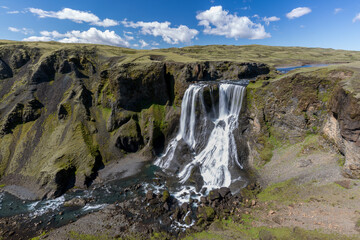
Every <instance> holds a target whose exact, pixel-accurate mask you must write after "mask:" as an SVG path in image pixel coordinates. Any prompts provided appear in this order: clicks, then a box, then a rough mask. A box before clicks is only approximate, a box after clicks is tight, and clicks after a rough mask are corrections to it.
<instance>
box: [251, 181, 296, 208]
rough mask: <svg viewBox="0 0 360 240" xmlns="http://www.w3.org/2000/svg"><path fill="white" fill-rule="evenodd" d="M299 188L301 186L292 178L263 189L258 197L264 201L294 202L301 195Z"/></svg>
mask: <svg viewBox="0 0 360 240" xmlns="http://www.w3.org/2000/svg"><path fill="white" fill-rule="evenodd" d="M299 188H300V186H298V185H296V184H294V180H293V179H290V180H287V181H284V182H279V183H275V184H272V185H270V186H268V187H267V188H265V189H263V190H262V191H261V192H260V193H259V195H258V196H257V197H258V199H259V200H260V201H262V202H267V201H279V202H285V203H293V202H296V201H297V200H299V198H300V196H298V191H299Z"/></svg>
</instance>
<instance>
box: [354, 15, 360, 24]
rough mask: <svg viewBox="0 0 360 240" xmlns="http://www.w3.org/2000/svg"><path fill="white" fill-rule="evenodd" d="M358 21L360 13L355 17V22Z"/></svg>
mask: <svg viewBox="0 0 360 240" xmlns="http://www.w3.org/2000/svg"><path fill="white" fill-rule="evenodd" d="M356 21H360V13H358V14H357V15H356V16H355V17H354V19H353V22H356Z"/></svg>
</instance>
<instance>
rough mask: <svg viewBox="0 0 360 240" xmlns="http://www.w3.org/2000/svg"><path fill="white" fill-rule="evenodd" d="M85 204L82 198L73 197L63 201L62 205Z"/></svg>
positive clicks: (76, 205) (79, 205) (82, 205)
mask: <svg viewBox="0 0 360 240" xmlns="http://www.w3.org/2000/svg"><path fill="white" fill-rule="evenodd" d="M85 205H86V200H85V199H82V198H73V199H71V200H69V201H66V202H65V203H64V207H84V206H85Z"/></svg>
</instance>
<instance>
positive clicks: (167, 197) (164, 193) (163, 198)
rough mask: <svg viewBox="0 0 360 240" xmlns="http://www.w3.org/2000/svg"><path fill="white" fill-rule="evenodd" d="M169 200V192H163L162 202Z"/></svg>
mask: <svg viewBox="0 0 360 240" xmlns="http://www.w3.org/2000/svg"><path fill="white" fill-rule="evenodd" d="M169 198H170V193H169V191H167V190H165V191H164V192H163V195H162V201H163V202H167V201H168V200H169Z"/></svg>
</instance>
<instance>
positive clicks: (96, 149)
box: [79, 123, 99, 157]
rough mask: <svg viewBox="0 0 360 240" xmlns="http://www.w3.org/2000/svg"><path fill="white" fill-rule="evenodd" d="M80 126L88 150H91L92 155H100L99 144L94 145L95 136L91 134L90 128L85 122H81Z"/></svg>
mask: <svg viewBox="0 0 360 240" xmlns="http://www.w3.org/2000/svg"><path fill="white" fill-rule="evenodd" d="M79 126H80V130H81V135H82V137H83V139H84V142H85V144H86V146H87V147H88V150H89V151H90V154H91V156H93V157H97V156H98V155H99V145H94V143H93V137H92V135H91V134H90V132H89V129H88V128H87V127H86V126H85V125H84V124H83V123H80V124H79Z"/></svg>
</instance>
